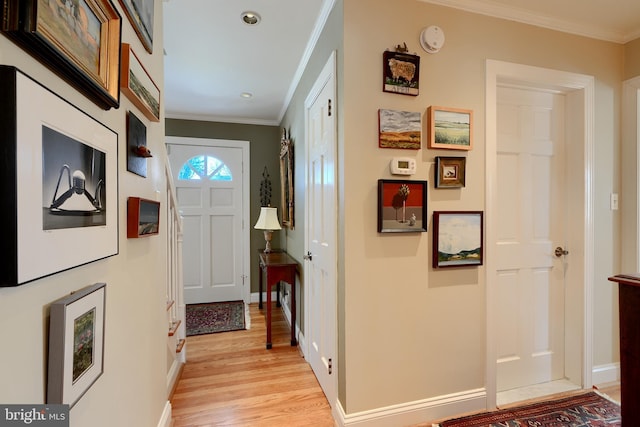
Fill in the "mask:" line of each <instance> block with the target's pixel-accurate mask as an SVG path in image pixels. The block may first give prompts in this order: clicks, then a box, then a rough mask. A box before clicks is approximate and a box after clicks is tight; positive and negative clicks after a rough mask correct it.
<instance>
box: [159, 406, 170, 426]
mask: <svg viewBox="0 0 640 427" xmlns="http://www.w3.org/2000/svg"><path fill="white" fill-rule="evenodd" d="M171 424H172V422H171V402H169V401H168V400H167V403H165V405H164V410H163V411H162V416H160V421H158V427H171Z"/></svg>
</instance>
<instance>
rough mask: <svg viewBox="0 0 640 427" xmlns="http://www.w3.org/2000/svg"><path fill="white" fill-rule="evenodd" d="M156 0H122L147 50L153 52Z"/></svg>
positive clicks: (130, 20) (121, 2)
mask: <svg viewBox="0 0 640 427" xmlns="http://www.w3.org/2000/svg"><path fill="white" fill-rule="evenodd" d="M154 3H155V2H154V0H120V4H121V5H122V6H123V7H124V11H125V13H126V14H127V17H128V18H129V22H131V25H132V26H133V29H134V30H135V32H136V34H137V35H138V38H139V39H140V41H141V42H142V45H143V46H144V48H145V50H146V51H147V52H149V53H152V52H153V19H154Z"/></svg>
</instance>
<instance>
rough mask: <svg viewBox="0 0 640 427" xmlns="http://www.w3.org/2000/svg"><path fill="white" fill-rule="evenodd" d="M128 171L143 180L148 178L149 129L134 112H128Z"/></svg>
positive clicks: (149, 154)
mask: <svg viewBox="0 0 640 427" xmlns="http://www.w3.org/2000/svg"><path fill="white" fill-rule="evenodd" d="M127 148H128V149H127V170H128V171H129V172H132V173H134V174H136V175H138V176H141V177H143V178H146V177H147V159H148V158H149V156H151V151H150V150H149V149H148V148H147V127H146V126H145V125H144V123H142V121H141V120H140V119H139V118H138V117H137V116H136V115H135V114H134V113H133V112H132V111H127Z"/></svg>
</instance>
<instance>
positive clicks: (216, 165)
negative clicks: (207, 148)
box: [178, 154, 233, 181]
mask: <svg viewBox="0 0 640 427" xmlns="http://www.w3.org/2000/svg"><path fill="white" fill-rule="evenodd" d="M178 179H181V180H202V179H210V180H212V181H233V175H232V174H231V170H230V169H229V167H228V166H227V165H226V164H224V162H222V161H221V160H220V159H218V158H216V157H212V156H208V155H206V154H202V155H198V156H194V157H192V158H190V159H189V160H187V161H186V162H184V164H183V165H182V167H181V168H180V172H178Z"/></svg>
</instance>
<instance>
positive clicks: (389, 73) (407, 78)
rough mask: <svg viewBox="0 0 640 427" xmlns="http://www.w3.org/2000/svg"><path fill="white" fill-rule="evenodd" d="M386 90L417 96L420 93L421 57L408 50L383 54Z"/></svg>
mask: <svg viewBox="0 0 640 427" xmlns="http://www.w3.org/2000/svg"><path fill="white" fill-rule="evenodd" d="M382 70H383V73H382V74H383V81H382V90H383V91H384V92H391V93H399V94H401V95H411V96H417V95H419V94H420V57H419V56H418V55H412V54H410V53H406V52H391V51H388V50H387V51H385V52H384V53H383V54H382Z"/></svg>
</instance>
